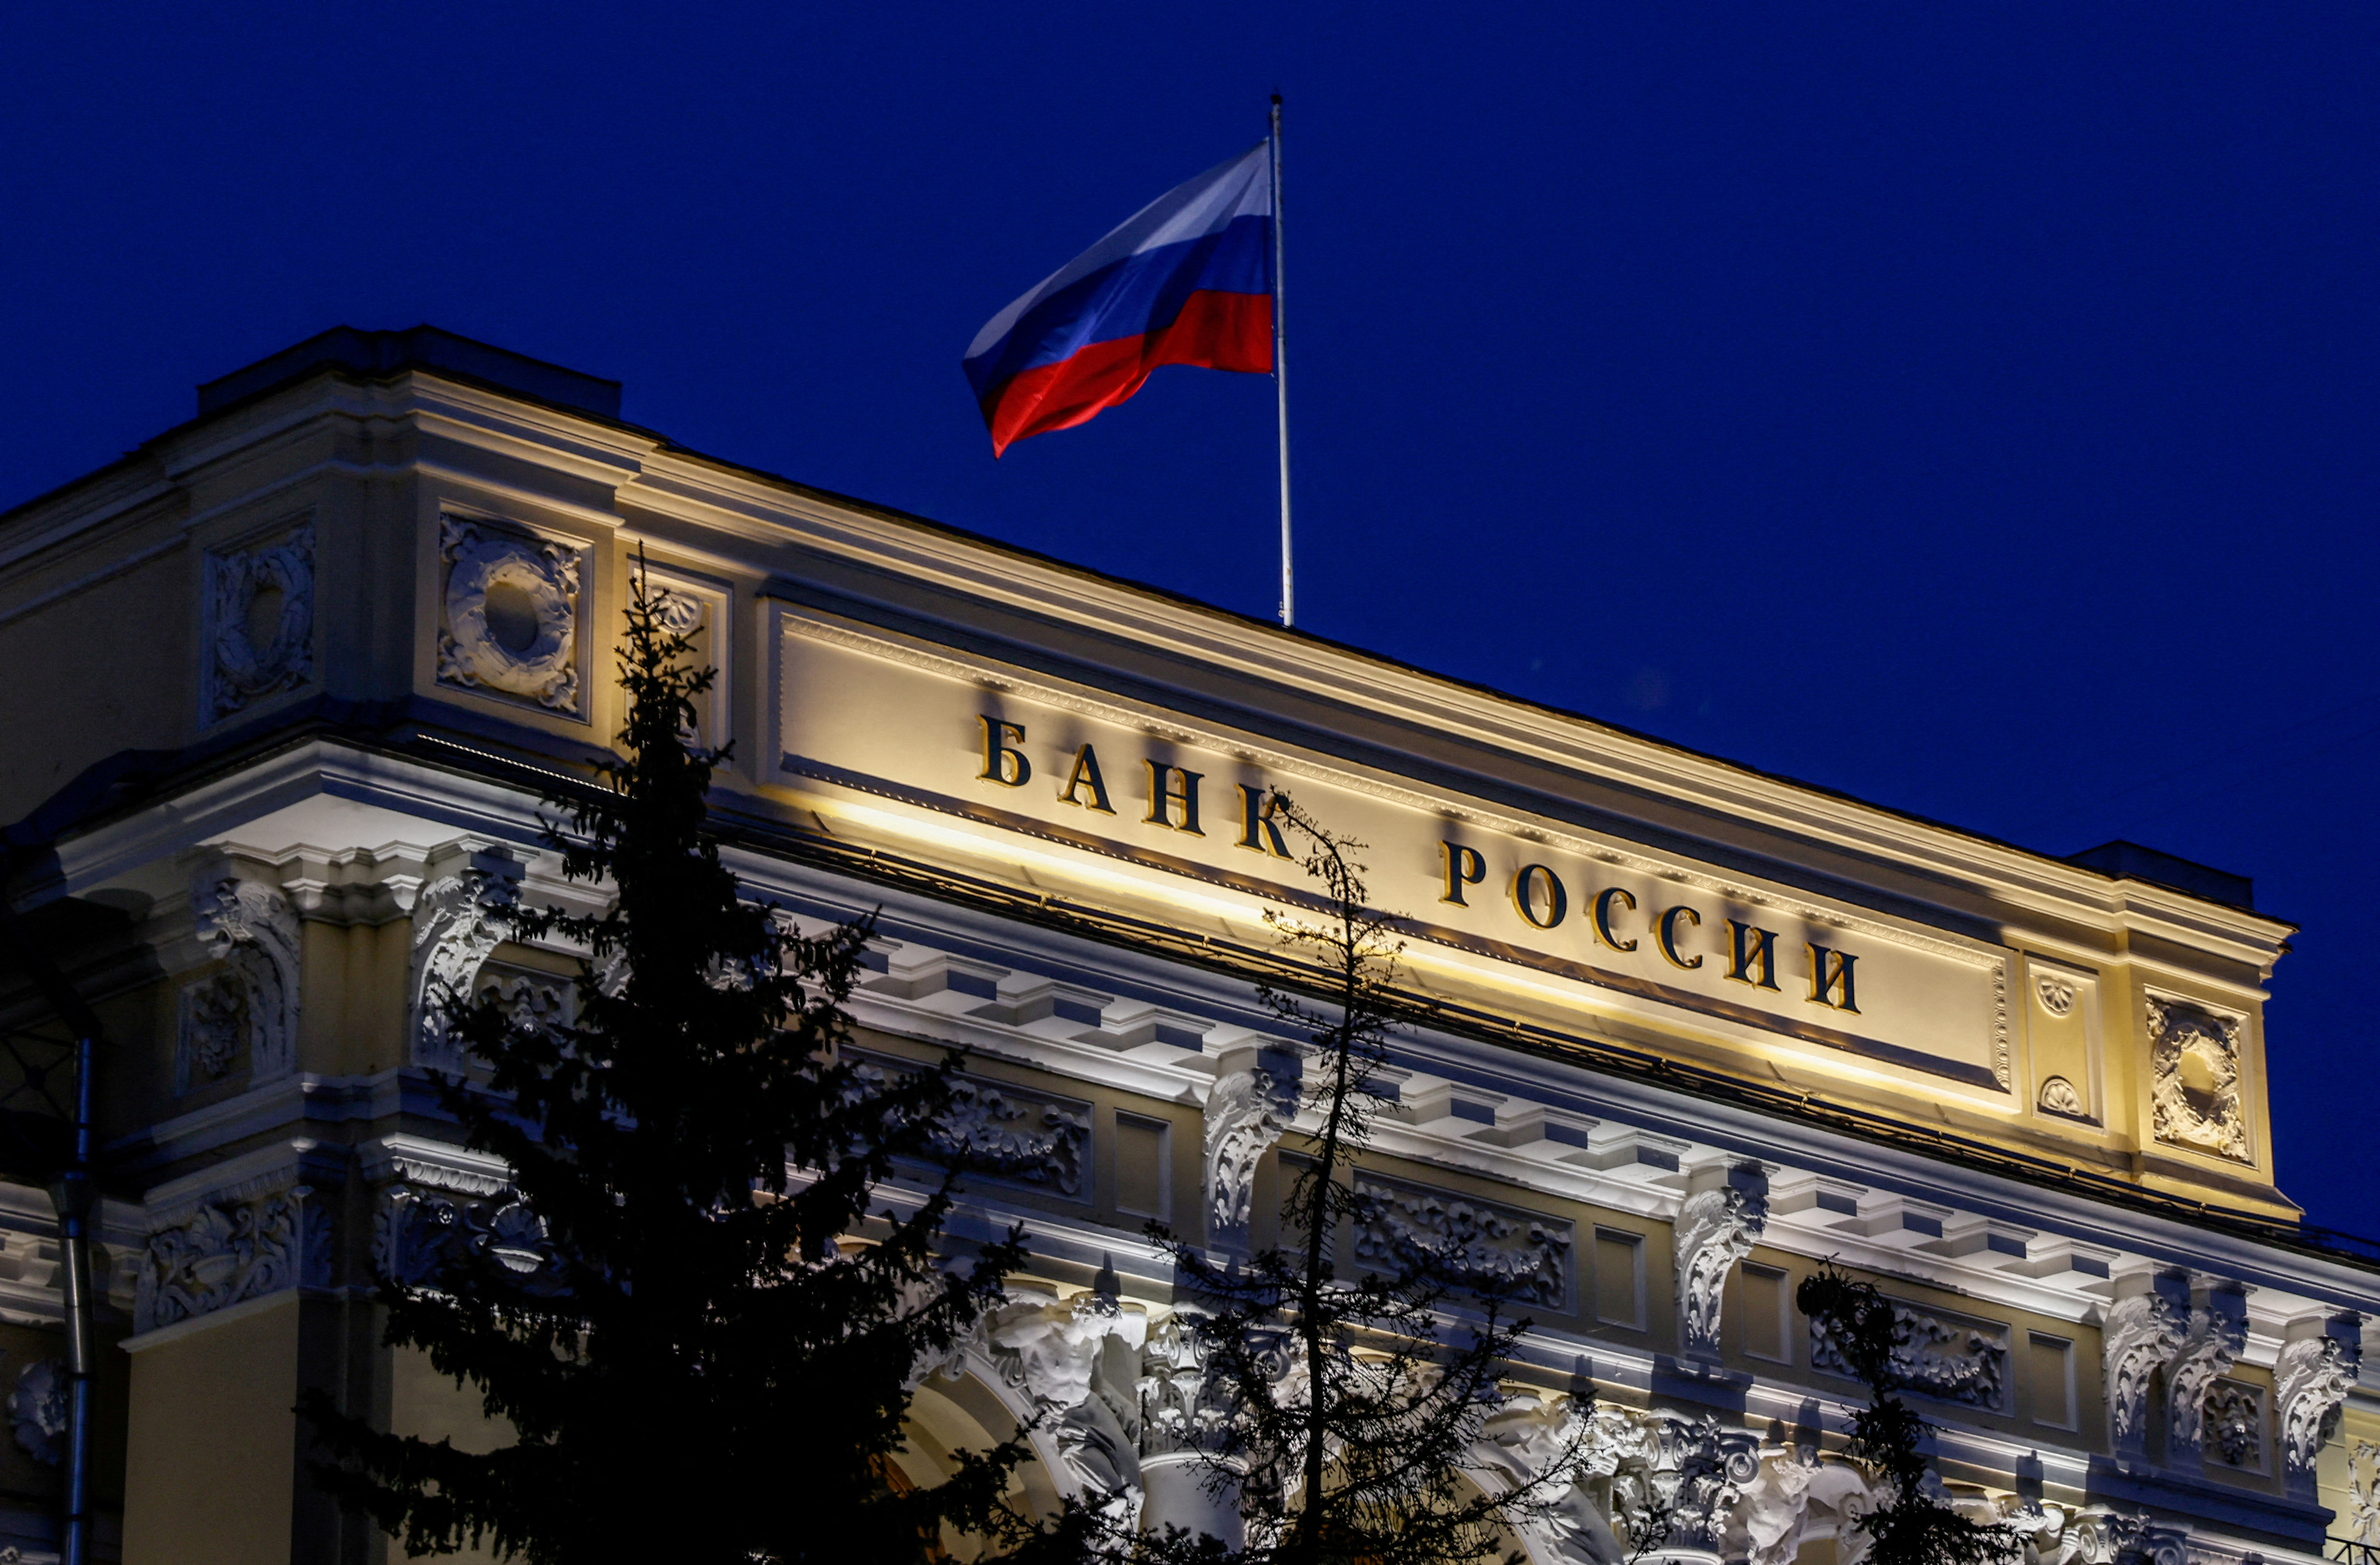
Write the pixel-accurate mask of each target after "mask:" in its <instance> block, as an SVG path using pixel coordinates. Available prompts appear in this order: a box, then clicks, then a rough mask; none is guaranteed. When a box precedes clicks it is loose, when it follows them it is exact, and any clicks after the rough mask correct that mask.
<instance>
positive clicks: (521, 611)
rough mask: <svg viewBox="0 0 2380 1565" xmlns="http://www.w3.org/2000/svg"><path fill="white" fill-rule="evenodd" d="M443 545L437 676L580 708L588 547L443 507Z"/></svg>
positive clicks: (555, 706)
mask: <svg viewBox="0 0 2380 1565" xmlns="http://www.w3.org/2000/svg"><path fill="white" fill-rule="evenodd" d="M439 552H440V557H441V558H442V559H443V561H444V562H445V565H446V590H445V599H444V605H443V606H444V624H443V626H442V627H441V628H440V631H439V635H438V678H439V682H440V683H441V684H444V685H459V686H462V687H464V688H466V689H483V690H493V691H496V692H499V693H501V694H503V695H507V696H516V697H519V698H523V699H526V700H531V701H534V702H536V703H537V704H538V705H539V706H540V707H544V708H546V709H548V710H553V711H559V712H569V713H572V714H577V711H578V706H579V702H578V698H579V689H578V617H579V616H578V593H579V575H580V570H581V567H582V565H583V564H584V562H585V551H584V550H582V549H579V548H577V547H574V546H570V545H565V544H561V543H555V542H552V541H550V540H545V539H541V538H535V537H531V536H529V535H528V534H526V533H521V532H515V531H512V530H510V529H508V528H498V527H493V526H490V525H488V524H485V523H480V522H468V521H464V520H461V519H460V518H458V517H455V516H443V517H441V518H440V519H439Z"/></svg>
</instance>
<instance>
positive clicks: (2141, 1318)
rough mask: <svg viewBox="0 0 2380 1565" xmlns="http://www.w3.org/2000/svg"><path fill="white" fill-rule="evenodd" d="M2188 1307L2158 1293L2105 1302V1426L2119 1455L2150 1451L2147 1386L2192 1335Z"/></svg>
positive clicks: (2141, 1455)
mask: <svg viewBox="0 0 2380 1565" xmlns="http://www.w3.org/2000/svg"><path fill="white" fill-rule="evenodd" d="M2189 1330H2190V1318H2189V1312H2188V1309H2187V1308H2186V1307H2185V1306H2182V1305H2180V1304H2176V1302H2175V1301H2174V1300H2173V1299H2171V1298H2169V1297H2168V1296H2167V1294H2165V1293H2164V1292H2146V1293H2135V1294H2133V1295H2131V1297H2129V1298H2123V1299H2119V1300H2117V1301H2116V1302H2115V1303H2114V1304H2110V1305H2109V1306H2108V1307H2107V1323H2106V1325H2105V1326H2104V1327H2103V1328H2101V1332H2100V1342H2101V1348H2100V1354H2101V1363H2102V1366H2103V1368H2104V1369H2105V1372H2106V1379H2107V1428H2108V1433H2109V1434H2110V1436H2111V1437H2112V1438H2113V1440H2114V1443H2115V1447H2116V1451H2117V1454H2118V1455H2119V1456H2131V1457H2135V1458H2144V1457H2146V1456H2147V1455H2148V1439H2149V1388H2150V1386H2151V1384H2152V1383H2153V1382H2154V1380H2155V1377H2156V1372H2157V1371H2158V1370H2159V1369H2161V1368H2163V1367H2164V1366H2165V1365H2166V1363H2167V1362H2168V1360H2170V1359H2171V1358H2172V1357H2173V1356H2174V1354H2176V1353H2180V1351H2181V1344H2182V1341H2183V1339H2184V1338H2186V1337H2187V1336H2188V1335H2189Z"/></svg>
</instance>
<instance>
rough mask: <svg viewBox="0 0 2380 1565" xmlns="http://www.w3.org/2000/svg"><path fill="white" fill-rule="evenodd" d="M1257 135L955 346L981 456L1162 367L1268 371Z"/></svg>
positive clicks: (1265, 219) (1116, 398)
mask: <svg viewBox="0 0 2380 1565" xmlns="http://www.w3.org/2000/svg"><path fill="white" fill-rule="evenodd" d="M1273 212H1274V208H1273V189H1272V162H1271V157H1270V145H1269V143H1268V142H1263V141H1259V142H1257V144H1256V146H1255V147H1253V148H1251V149H1250V150H1249V151H1248V152H1245V153H1243V154H1242V155H1241V156H1238V157H1235V158H1233V159H1232V160H1231V161H1230V162H1228V163H1224V164H1218V165H1217V166H1216V167H1214V168H1210V169H1208V171H1207V172H1206V173H1204V174H1202V175H1200V176H1198V177H1197V178H1196V179H1193V180H1191V181H1189V182H1188V183H1187V184H1184V185H1179V186H1176V187H1175V188H1172V190H1169V191H1167V192H1166V193H1165V194H1164V195H1162V196H1160V197H1159V198H1158V199H1157V200H1154V201H1151V202H1150V203H1149V204H1148V205H1147V206H1146V207H1143V208H1142V209H1141V210H1140V211H1139V212H1136V213H1135V214H1134V215H1133V216H1132V218H1131V219H1130V220H1128V221H1127V222H1126V223H1125V224H1123V226H1122V227H1120V228H1118V229H1117V230H1116V231H1115V232H1113V233H1112V234H1110V235H1109V236H1108V237H1106V238H1104V239H1101V240H1100V241H1099V243H1098V244H1096V245H1093V246H1092V247H1091V248H1090V249H1087V250H1085V251H1084V252H1083V253H1082V254H1081V255H1078V256H1076V257H1075V259H1074V260H1073V261H1069V262H1068V263H1067V264H1066V265H1065V266H1063V267H1062V268H1061V269H1060V270H1059V271H1057V272H1056V273H1052V274H1051V275H1050V277H1049V278H1048V279H1046V280H1045V281H1044V282H1043V283H1042V284H1041V285H1040V286H1039V287H1038V288H1035V289H1034V290H1033V291H1032V292H1031V293H1028V294H1026V296H1025V297H1023V298H1020V299H1018V300H1017V301H1016V302H1015V303H1014V304H1012V305H1010V306H1009V307H1008V308H1007V309H1003V310H1002V311H1001V312H1000V313H999V314H997V315H995V316H993V317H992V318H991V321H990V324H989V325H987V326H985V327H984V329H983V330H982V331H981V332H979V333H977V334H976V339H975V343H974V345H973V346H970V347H969V348H968V349H967V351H966V359H965V369H966V373H967V380H968V381H969V382H971V383H973V385H974V386H975V394H976V401H977V404H978V405H979V406H981V407H982V408H983V418H984V422H985V423H987V424H989V425H990V427H991V452H992V455H994V456H997V455H1000V454H1001V453H1002V452H1003V451H1005V450H1007V449H1008V447H1009V445H1010V444H1011V443H1014V442H1016V441H1020V440H1023V439H1024V438H1025V437H1026V435H1038V434H1040V433H1041V432H1043V431H1046V430H1063V429H1070V428H1072V427H1073V426H1075V425H1076V424H1080V423H1083V422H1085V421H1086V420H1087V419H1091V418H1094V417H1096V416H1097V415H1098V414H1099V411H1100V410H1101V409H1103V408H1109V407H1113V406H1115V405H1116V404H1117V403H1119V402H1123V401H1124V400H1125V399H1126V398H1128V397H1130V396H1131V395H1132V394H1133V393H1135V392H1136V391H1138V390H1139V389H1140V387H1141V382H1144V381H1146V380H1147V379H1148V376H1149V372H1150V371H1151V370H1155V369H1157V368H1158V367H1159V366H1160V365H1163V364H1190V365H1196V366H1198V367H1199V368H1202V369H1208V370H1246V371H1249V372H1251V373H1254V374H1264V373H1268V372H1269V371H1270V370H1271V369H1272V367H1273V356H1272V324H1273V320H1272V297H1273V295H1272V289H1273V275H1272V258H1273Z"/></svg>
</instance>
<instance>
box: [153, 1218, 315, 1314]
mask: <svg viewBox="0 0 2380 1565" xmlns="http://www.w3.org/2000/svg"><path fill="white" fill-rule="evenodd" d="M331 1264H332V1249H331V1208H330V1205H329V1202H328V1200H327V1199H326V1198H325V1194H324V1193H322V1192H318V1191H317V1190H315V1189H314V1188H313V1187H312V1186H310V1185H307V1184H303V1183H288V1182H286V1181H284V1182H280V1183H274V1184H273V1185H272V1186H271V1187H269V1188H267V1189H264V1190H261V1191H259V1192H256V1193H253V1194H249V1193H247V1192H244V1191H240V1190H234V1191H231V1192H226V1193H225V1194H222V1195H216V1196H214V1197H212V1198H210V1199H207V1200H203V1201H200V1202H198V1203H196V1204H194V1205H191V1206H188V1207H183V1208H181V1209H178V1210H176V1212H174V1213H172V1214H171V1215H170V1217H169V1219H168V1220H167V1221H166V1222H165V1223H164V1225H163V1226H161V1227H158V1228H157V1229H155V1230H154V1231H152V1232H151V1234H150V1236H149V1242H148V1244H147V1246H146V1247H145V1249H144V1250H143V1253H142V1256H141V1261H140V1285H139V1292H138V1294H137V1297H136V1300H135V1304H134V1307H133V1318H134V1322H135V1328H136V1329H138V1330H141V1331H149V1330H153V1329H155V1328H158V1327H161V1326H171V1325H173V1324H174V1323H175V1322H176V1321H178V1320H188V1319H192V1318H194V1317H196V1316H202V1315H211V1314H212V1313H213V1312H214V1311H216V1310H220V1309H225V1308H228V1307H229V1306H230V1305H233V1304H244V1303H246V1302H247V1301H248V1300H250V1299H261V1298H262V1297H264V1296H265V1295H266V1294H269V1293H276V1292H281V1291H282V1290H283V1289H285V1288H297V1287H312V1288H319V1287H327V1286H329V1284H330V1280H331Z"/></svg>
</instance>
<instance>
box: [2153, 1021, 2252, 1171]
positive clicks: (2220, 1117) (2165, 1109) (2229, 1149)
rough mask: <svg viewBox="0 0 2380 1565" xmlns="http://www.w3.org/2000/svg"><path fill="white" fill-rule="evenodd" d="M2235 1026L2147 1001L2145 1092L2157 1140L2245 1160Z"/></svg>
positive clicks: (2237, 1025) (2245, 1134) (2237, 1027)
mask: <svg viewBox="0 0 2380 1565" xmlns="http://www.w3.org/2000/svg"><path fill="white" fill-rule="evenodd" d="M2148 1026H2149V1040H2150V1046H2149V1068H2150V1073H2151V1074H2150V1086H2149V1093H2150V1098H2151V1101H2152V1104H2153V1106H2154V1109H2155V1134H2156V1138H2157V1139H2158V1140H2159V1141H2161V1142H2164V1143H2165V1144H2166V1145H2168V1146H2184V1147H2188V1148H2190V1149H2191V1150H2192V1151H2196V1152H2211V1153H2214V1154H2216V1156H2218V1157H2224V1158H2235V1159H2239V1160H2240V1161H2241V1162H2246V1161H2248V1160H2249V1150H2248V1119H2247V1115H2246V1113H2245V1111H2244V1110H2242V1109H2241V1107H2240V1018H2239V1017H2237V1016H2223V1015H2217V1014H2216V1013H2214V1012H2212V1011H2209V1010H2207V1009H2205V1008H2204V1007H2203V1006H2198V1005H2191V1004H2186V1003H2184V1002H2183V1001H2177V1000H2160V999H2158V998H2156V997H2155V996H2152V997H2150V999H2149V1001H2148Z"/></svg>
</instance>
